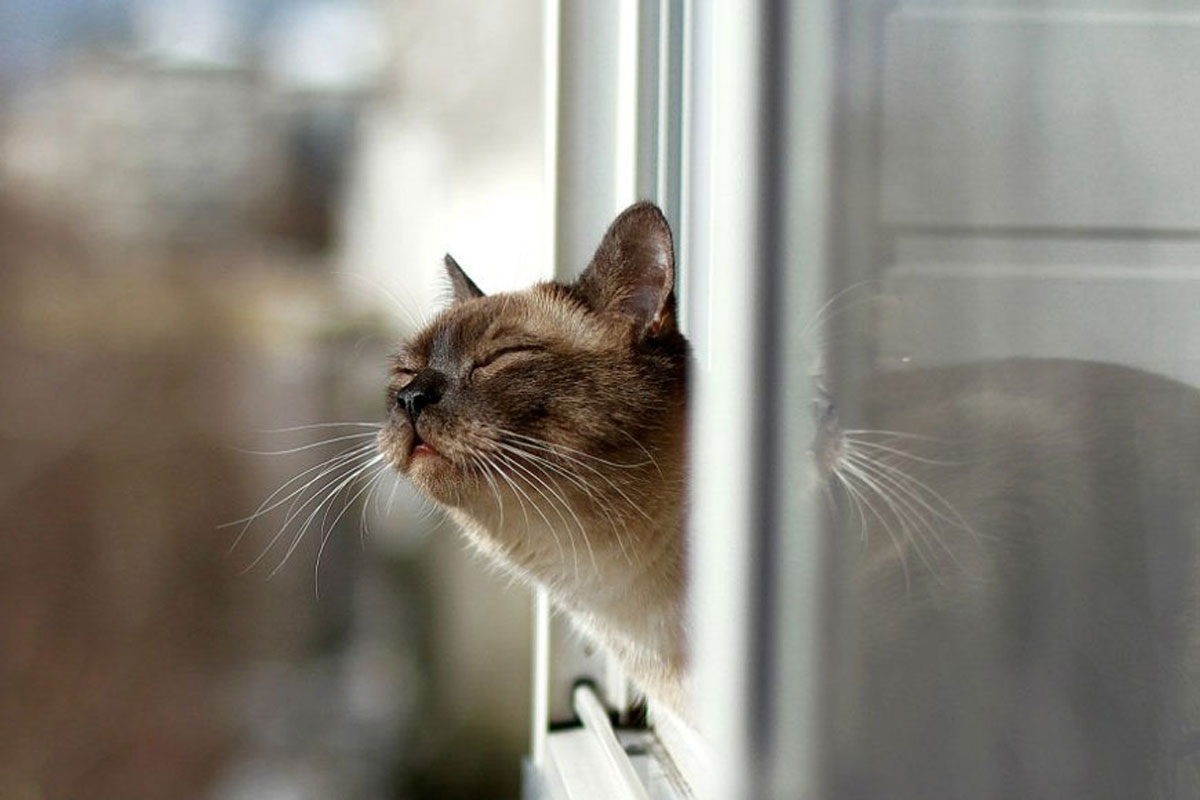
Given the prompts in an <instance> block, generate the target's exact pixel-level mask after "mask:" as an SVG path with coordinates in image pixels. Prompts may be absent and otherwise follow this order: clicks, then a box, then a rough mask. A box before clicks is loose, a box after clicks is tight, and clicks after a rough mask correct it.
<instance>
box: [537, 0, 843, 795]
mask: <svg viewBox="0 0 1200 800" xmlns="http://www.w3.org/2000/svg"><path fill="white" fill-rule="evenodd" d="M544 9H545V43H546V46H545V63H546V74H545V75H546V77H545V81H546V109H547V113H546V143H547V144H546V151H547V158H546V180H547V185H548V186H549V187H550V190H549V197H550V200H549V202H548V203H547V215H548V219H547V225H546V229H547V231H548V233H547V242H546V263H547V265H548V272H551V273H552V274H554V275H555V276H557V277H560V278H564V279H570V278H572V277H574V275H573V273H574V271H575V270H577V269H578V267H579V265H580V264H583V263H586V261H587V259H588V257H589V256H590V254H591V249H592V248H593V247H594V246H595V243H596V242H597V241H598V240H599V238H600V235H601V234H602V232H603V230H604V228H605V227H606V226H607V224H608V222H609V221H610V220H611V219H612V217H613V216H614V215H615V214H616V213H617V212H618V211H619V210H621V209H622V208H624V207H625V206H627V205H628V204H629V203H631V202H633V201H635V200H637V199H653V200H655V201H656V202H658V204H659V205H660V206H661V207H662V208H663V209H664V211H665V213H666V215H667V217H668V219H669V220H670V222H671V224H672V227H673V229H674V230H675V231H676V235H677V251H678V263H679V264H680V270H679V285H678V292H679V299H680V305H681V319H682V324H683V326H684V328H685V332H686V333H687V334H688V336H689V338H690V339H691V341H692V343H693V346H694V348H695V351H696V358H697V363H698V367H699V369H698V370H697V373H698V374H697V378H696V382H695V387H694V394H693V399H692V412H693V419H692V440H691V444H690V447H691V453H692V464H693V476H692V478H693V492H692V500H691V520H692V522H691V530H690V531H689V535H690V536H691V537H692V559H693V560H692V564H691V569H692V575H693V582H692V583H693V586H692V597H691V606H692V619H691V623H692V626H691V627H692V630H693V632H694V634H693V636H694V640H693V642H692V647H693V662H694V663H695V664H696V665H697V676H696V678H697V693H696V698H695V700H696V707H695V719H696V721H697V723H698V728H699V731H702V732H703V733H702V734H701V733H699V732H698V731H697V730H696V729H694V728H692V727H691V726H690V725H687V724H685V723H682V722H681V721H679V720H677V719H675V718H673V717H672V716H671V715H670V714H666V713H664V712H663V711H662V710H658V709H653V708H652V709H651V720H652V723H653V725H652V730H651V731H649V732H636V731H620V730H617V731H614V729H613V728H612V727H611V725H610V724H609V719H608V716H607V715H606V714H605V709H604V706H607V709H608V710H610V711H615V712H617V715H618V718H620V717H621V715H622V714H623V712H624V711H625V710H626V707H627V704H628V702H629V699H628V697H627V694H626V683H625V681H624V679H623V677H621V676H620V675H619V672H618V671H616V670H615V669H612V668H611V667H610V666H597V665H596V663H595V662H590V663H589V662H587V661H586V660H581V659H580V658H579V657H577V656H576V657H571V656H570V654H568V653H566V652H565V651H566V650H568V649H569V645H564V644H563V641H562V640H561V637H558V636H556V635H555V632H554V630H555V625H554V623H553V622H552V617H551V612H550V604H549V600H548V598H547V596H546V594H545V593H544V592H539V593H538V596H537V602H536V604H535V606H536V608H535V639H536V644H535V658H534V662H535V667H534V701H533V723H532V729H533V735H532V742H531V751H532V752H531V761H530V763H529V765H528V769H527V772H526V790H525V793H526V797H529V798H541V797H550V798H559V797H569V798H591V797H596V798H601V797H602V798H606V799H611V798H626V797H628V798H642V797H651V796H653V797H656V798H658V797H664V798H665V797H693V796H700V797H713V798H741V797H797V796H815V795H816V794H817V793H818V789H819V787H820V775H819V772H820V771H819V768H818V760H817V752H818V751H817V744H816V741H815V739H816V737H815V736H813V733H812V732H813V730H814V725H815V724H816V723H817V720H818V717H819V714H820V708H819V704H818V696H817V687H818V673H819V670H820V663H819V655H818V654H819V653H820V652H821V649H820V644H821V636H820V634H819V631H820V628H821V625H820V609H821V608H822V597H823V592H824V586H823V583H822V581H821V580H820V576H821V575H822V574H823V570H822V569H821V563H822V559H823V557H824V556H823V553H822V552H821V548H820V546H819V537H818V536H817V530H818V512H817V508H816V503H815V501H814V500H813V499H812V498H810V497H808V496H806V495H805V494H804V493H801V492H798V491H796V487H799V486H802V485H803V483H804V478H805V476H804V475H803V471H804V469H805V459H804V458H803V456H804V454H805V453H807V450H808V446H809V442H810V441H811V437H812V422H811V418H810V415H809V413H808V409H809V408H810V405H811V399H812V398H811V389H810V383H811V381H810V377H809V375H808V374H806V371H807V369H808V362H809V359H808V358H807V357H806V355H805V353H804V351H803V350H802V349H801V347H802V344H801V342H802V340H803V338H804V333H805V331H804V330H803V328H804V325H805V320H808V319H810V318H811V317H812V315H813V313H815V310H816V308H817V306H818V305H819V304H818V302H817V298H818V297H820V296H821V294H822V292H823V289H824V286H825V283H826V276H827V273H828V269H829V263H830V259H829V256H828V242H827V239H828V233H827V231H828V228H829V223H828V207H829V198H830V170H829V163H830V161H831V158H830V153H831V133H830V131H831V127H832V91H831V80H832V67H831V65H832V47H833V28H834V8H833V3H832V0H803V1H802V2H796V3H788V2H785V1H784V0H752V2H745V3H737V4H731V3H720V2H716V0H619V2H616V3H565V2H562V0H546V2H545V5H544ZM784 576H786V580H784V579H782V578H783V577H784ZM552 650H553V651H554V653H553V655H554V657H553V658H552V657H551V655H552ZM581 665H582V666H581ZM564 676H565V677H564ZM576 678H590V679H592V681H593V682H594V685H595V686H596V687H598V688H597V689H595V690H593V689H591V688H588V687H581V688H577V689H576V690H575V691H574V692H573V693H571V694H570V695H569V697H570V706H568V707H567V708H566V713H567V714H569V713H570V712H571V711H572V710H573V711H574V713H575V714H576V715H577V716H578V718H579V719H580V720H581V721H582V722H583V726H582V727H581V728H577V729H573V730H560V731H556V732H554V733H549V731H550V727H551V723H552V722H558V721H560V720H561V719H562V717H563V714H564V708H563V703H564V702H566V697H567V693H566V692H565V691H563V689H562V687H563V685H564V679H565V680H566V681H567V682H568V683H569V682H570V681H573V680H574V679H576ZM552 686H553V687H555V688H554V689H553V690H552V689H551V687H552ZM552 701H553V702H552ZM556 703H557V704H558V705H557V706H556ZM630 749H632V750H633V751H635V752H636V753H638V754H640V755H636V756H634V757H632V758H630V757H629V756H628V755H627V753H626V751H627V750H630Z"/></svg>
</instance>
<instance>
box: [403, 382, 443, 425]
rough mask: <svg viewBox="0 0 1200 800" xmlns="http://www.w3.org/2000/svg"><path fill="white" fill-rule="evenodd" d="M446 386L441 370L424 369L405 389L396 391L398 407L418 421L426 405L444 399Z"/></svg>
mask: <svg viewBox="0 0 1200 800" xmlns="http://www.w3.org/2000/svg"><path fill="white" fill-rule="evenodd" d="M444 386H445V378H444V377H443V376H442V374H441V373H440V372H435V371H434V370H431V369H425V370H422V371H421V372H419V373H417V376H416V377H415V378H413V379H412V380H411V381H409V382H408V384H407V385H406V386H405V387H404V388H403V389H398V390H397V391H396V408H401V409H404V411H405V413H407V414H408V418H409V419H410V420H412V421H413V422H416V421H417V417H419V416H421V411H422V409H424V408H425V406H431V405H433V404H434V403H436V402H437V401H438V400H441V399H442V389H443V388H444Z"/></svg>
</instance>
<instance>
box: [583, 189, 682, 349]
mask: <svg viewBox="0 0 1200 800" xmlns="http://www.w3.org/2000/svg"><path fill="white" fill-rule="evenodd" d="M574 288H575V291H576V292H577V293H578V294H579V296H580V297H581V298H582V299H583V301H584V302H585V303H587V304H588V306H589V307H591V308H592V309H593V310H594V311H597V312H600V313H615V314H621V315H624V316H626V317H628V318H630V319H631V320H632V321H633V324H634V327H635V330H636V331H637V332H638V334H639V337H640V338H653V337H656V336H661V335H663V334H666V333H673V332H674V331H675V248H674V244H673V242H672V239H671V226H670V225H669V224H668V223H667V218H666V217H664V216H663V213H662V212H661V211H659V209H658V207H657V206H655V205H654V204H653V203H638V204H636V205H633V206H630V207H629V208H627V209H625V211H623V212H621V215H620V216H618V217H617V218H616V219H615V220H613V223H612V225H610V226H609V227H608V232H607V233H605V234H604V239H603V240H601V242H600V247H598V248H597V249H596V255H594V256H593V257H592V262H591V263H590V264H588V267H587V269H586V270H584V272H583V275H581V276H580V277H579V280H578V282H576V284H575V287H574Z"/></svg>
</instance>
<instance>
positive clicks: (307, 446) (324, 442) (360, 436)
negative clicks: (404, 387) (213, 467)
mask: <svg viewBox="0 0 1200 800" xmlns="http://www.w3.org/2000/svg"><path fill="white" fill-rule="evenodd" d="M378 435H379V434H377V433H376V432H374V431H371V432H369V433H352V434H348V435H346V436H335V437H334V438H332V439H322V440H321V441H319V442H313V443H311V444H303V445H300V446H299V447H289V448H288V449H287V450H244V449H242V448H240V447H235V448H233V449H234V450H235V451H237V452H239V453H245V454H246V455H251V456H286V455H290V454H291V453H300V452H302V451H304V450H313V449H315V448H317V447H328V446H329V445H331V444H337V443H338V442H346V441H351V440H353V439H364V438H366V437H368V436H371V437H374V436H378Z"/></svg>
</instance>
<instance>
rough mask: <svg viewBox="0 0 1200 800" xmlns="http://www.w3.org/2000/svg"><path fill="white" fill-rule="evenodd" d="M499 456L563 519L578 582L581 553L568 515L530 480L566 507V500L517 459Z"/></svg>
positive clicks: (581, 528)
mask: <svg viewBox="0 0 1200 800" xmlns="http://www.w3.org/2000/svg"><path fill="white" fill-rule="evenodd" d="M497 456H498V457H499V458H500V460H501V461H503V462H504V463H505V464H507V465H508V466H509V467H511V468H512V469H515V470H518V471H519V472H520V473H521V474H522V475H523V476H525V477H524V480H525V481H526V482H527V483H529V485H530V488H532V489H533V490H534V491H536V492H537V493H538V494H540V495H541V496H542V499H544V500H545V501H546V502H547V503H549V505H550V508H551V509H553V510H554V512H555V513H556V514H558V517H559V519H561V520H562V523H563V530H564V531H566V534H567V536H568V537H569V538H570V540H571V557H572V561H573V562H574V564H575V577H576V580H578V578H579V551H578V549H576V546H575V536H574V534H573V533H571V530H570V523H569V522H567V517H566V515H564V514H563V513H562V510H561V509H560V508H559V507H558V505H557V504H556V503H555V502H554V501H553V500H551V499H550V496H548V495H547V494H546V492H544V491H542V489H541V488H539V487H538V486H535V485H534V484H533V483H530V479H532V480H533V481H536V482H537V483H539V484H541V486H543V487H545V488H546V489H547V490H549V491H550V493H551V494H553V495H554V496H555V497H558V499H559V501H560V502H562V503H564V505H566V501H565V500H562V498H561V497H560V496H559V495H558V493H557V492H555V491H554V489H552V488H551V487H550V486H549V484H547V483H546V482H545V481H543V480H542V479H541V478H539V477H538V476H537V475H536V474H535V473H534V472H533V470H531V469H529V468H528V467H525V466H523V465H521V464H519V463H518V462H517V461H516V459H514V458H510V457H508V456H506V455H504V454H503V453H497ZM566 508H567V510H568V511H570V513H571V514H572V515H574V513H575V512H574V511H571V507H570V505H566ZM575 519H576V521H577V522H578V520H579V518H578V517H575ZM546 524H547V525H549V524H550V523H549V520H547V523H546ZM553 528H554V526H552V525H550V529H551V533H554V530H553ZM580 530H583V524H582V523H580ZM584 538H585V539H586V538H587V534H586V532H585V533H584ZM557 539H558V535H557V534H555V540H556V541H557Z"/></svg>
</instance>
